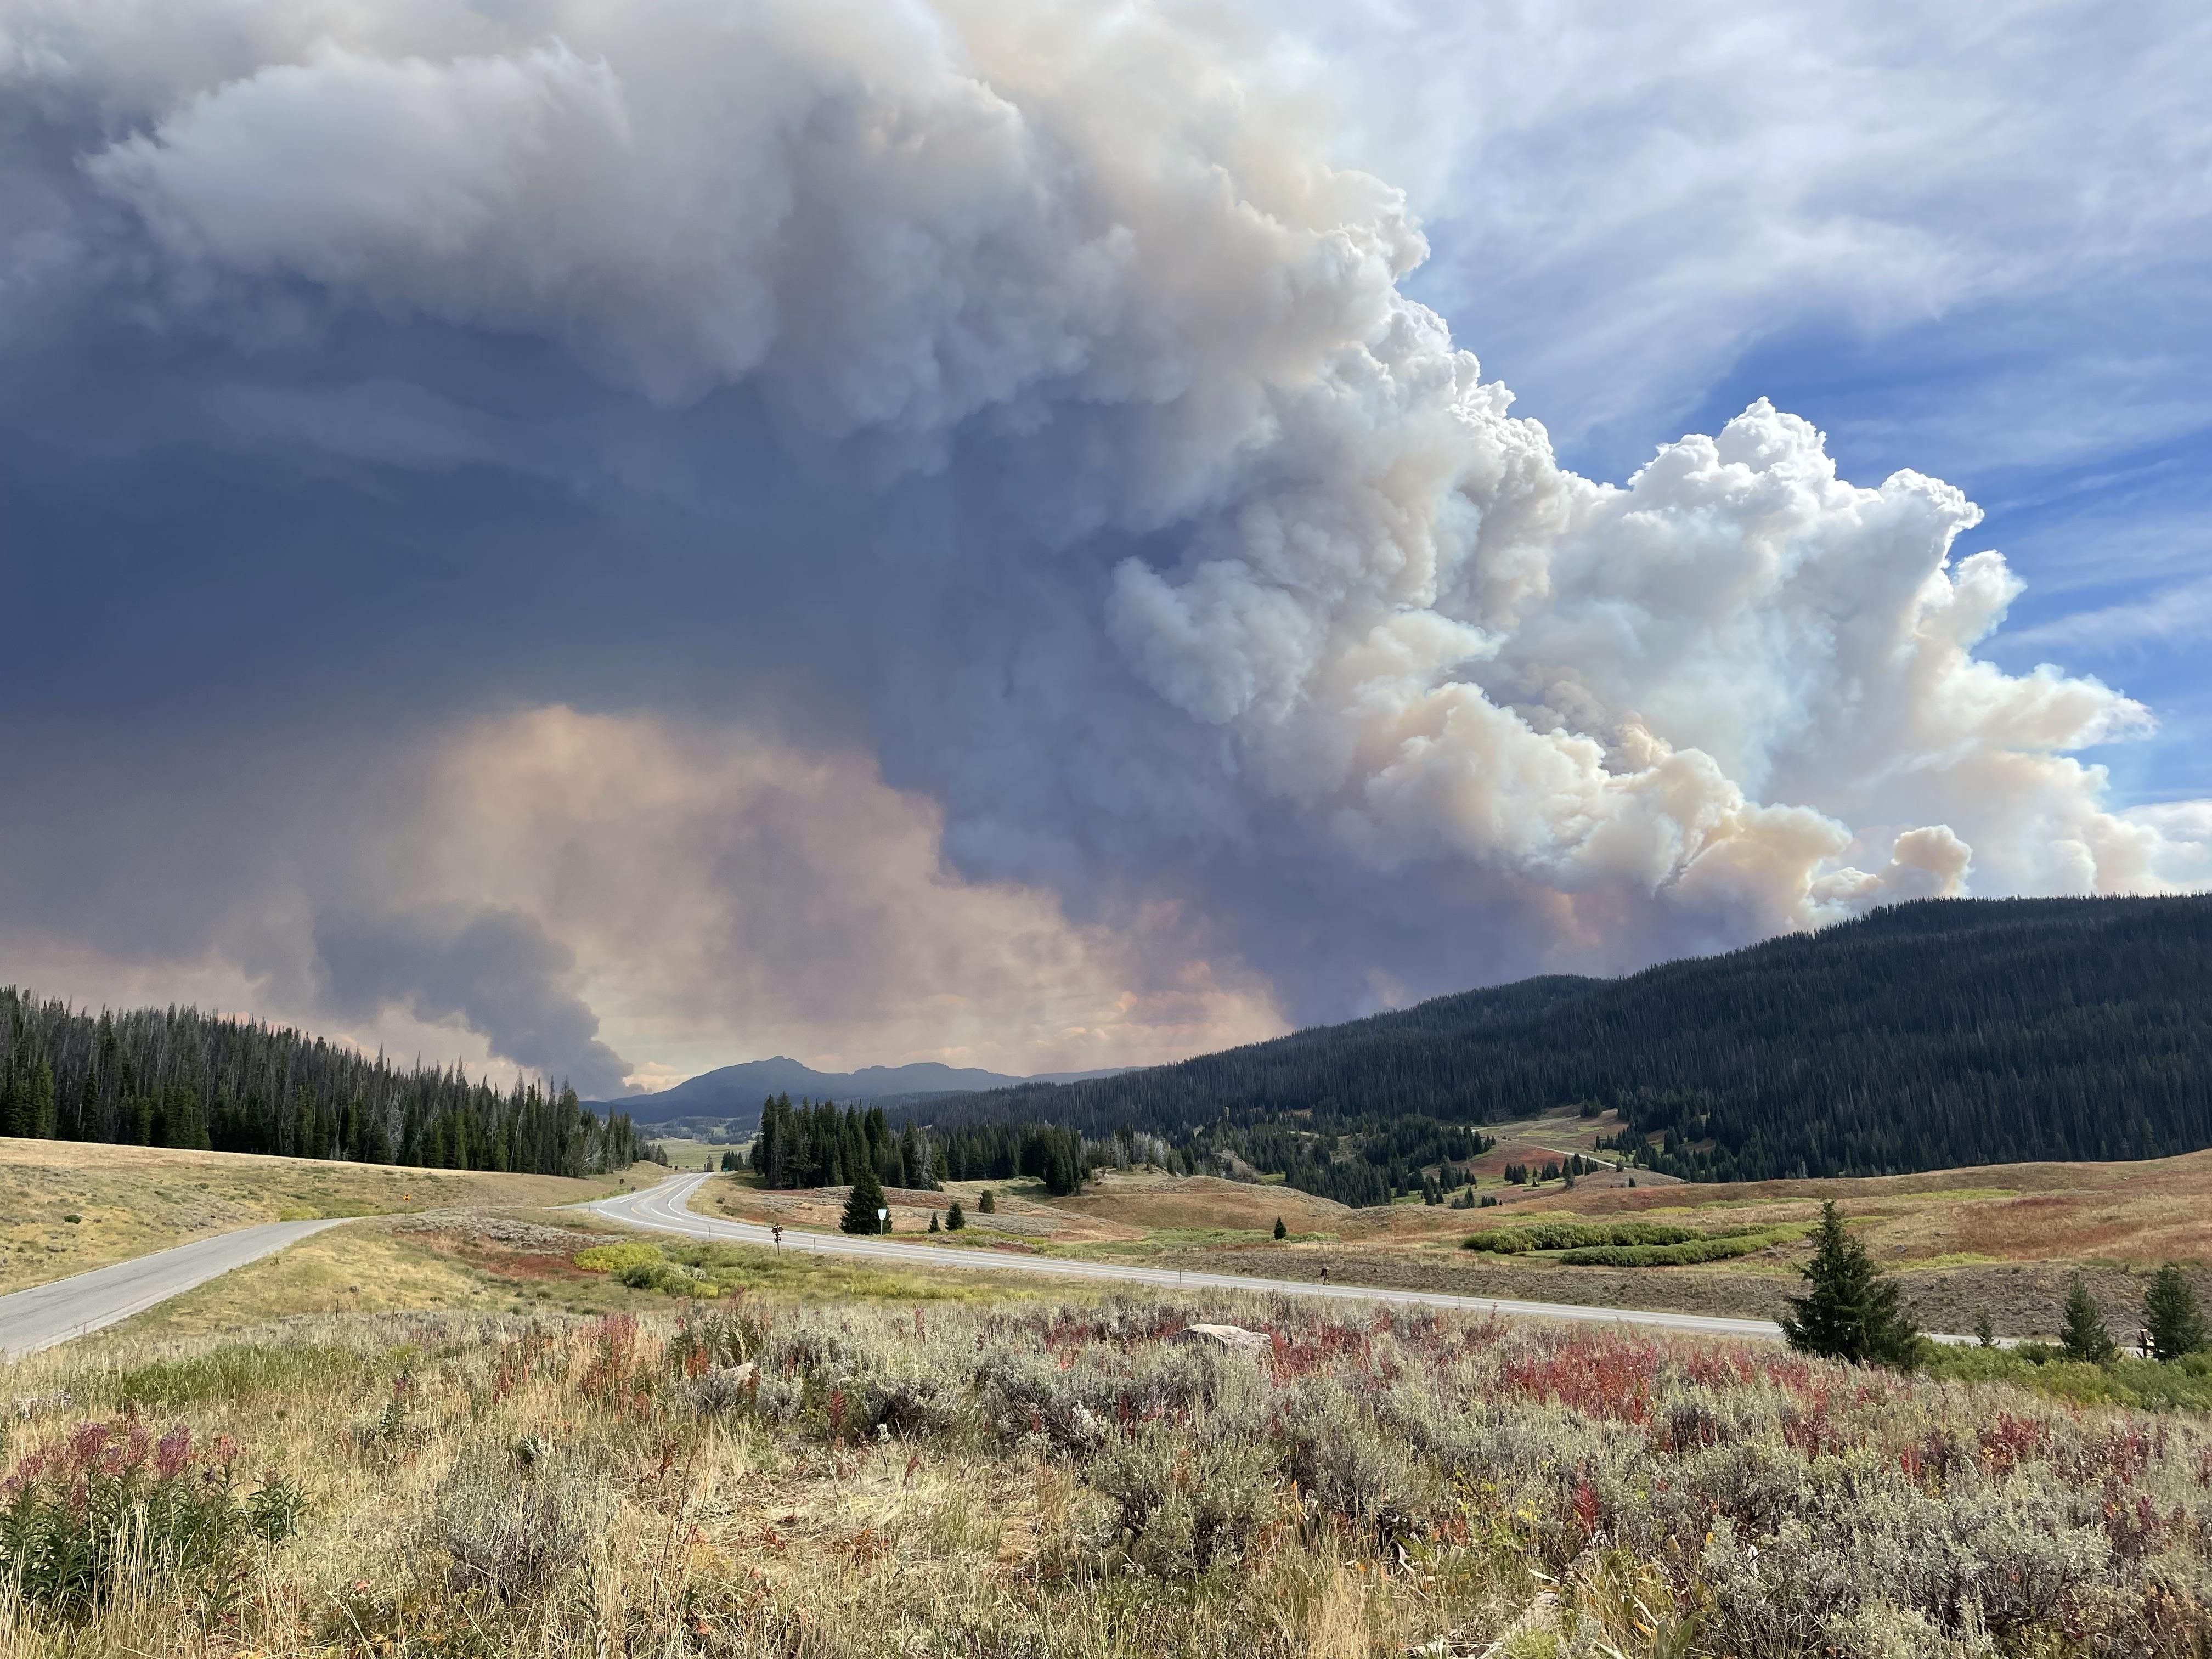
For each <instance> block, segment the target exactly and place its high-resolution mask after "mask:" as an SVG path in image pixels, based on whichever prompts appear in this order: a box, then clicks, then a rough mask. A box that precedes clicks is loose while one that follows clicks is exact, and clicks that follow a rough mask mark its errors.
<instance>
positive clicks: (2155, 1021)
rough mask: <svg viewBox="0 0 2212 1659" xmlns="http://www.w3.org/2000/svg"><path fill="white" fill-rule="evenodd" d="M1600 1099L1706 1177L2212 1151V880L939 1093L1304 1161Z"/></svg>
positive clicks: (1785, 940) (1878, 926) (1910, 910)
mask: <svg viewBox="0 0 2212 1659" xmlns="http://www.w3.org/2000/svg"><path fill="white" fill-rule="evenodd" d="M1582 1103H1588V1104H1589V1107H1590V1109H1591V1110H1592V1111H1594V1112H1604V1111H1607V1110H1610V1111H1614V1112H1618V1113H1620V1115H1621V1116H1622V1118H1623V1119H1624V1120H1625V1121H1626V1134H1625V1135H1623V1137H1622V1139H1625V1140H1626V1141H1627V1142H1628V1147H1627V1148H1626V1149H1625V1150H1635V1151H1637V1152H1638V1155H1639V1156H1640V1157H1642V1158H1643V1159H1644V1162H1645V1163H1646V1164H1649V1165H1650V1166H1651V1167H1655V1168H1657V1169H1661V1170H1667V1171H1668V1172H1671V1173H1674V1174H1678V1175H1682V1176H1690V1177H1692V1178H1696V1179H1703V1180H1721V1181H1730V1180H1763V1179H1771V1178H1776V1177H1788V1176H1830V1175H1852V1176H1857V1175H1887V1174H1897V1173H1902V1172H1905V1171H1910V1170H1934V1169H1946V1168H1953V1167H1964V1166H1966V1165H1971V1164H1995V1163H2019V1162H2027V1161H2034V1160H2046V1159H2047V1160H2059V1161H2076V1160H2079V1161H2106V1160H2118V1159H2130V1158H2160V1157H2167V1156H2171V1155H2173V1154H2176V1153H2180V1152H2194V1151H2197V1150H2200V1149H2203V1148H2205V1147H2208V1146H2212V895H2203V894H2199V895H2193V896H2178V897H2161V898H2087V899H1934V900H1923V901H1921V902H1917V903H1911V904H1904V905H1897V906H1893V907H1891V908H1887V909H1883V910H1880V911H1877V912H1875V914H1873V915H1869V916H1867V917H1865V918H1863V919H1862V920H1860V921H1853V922H1848V923H1844V924H1843V925H1841V926H1838V927H1831V928H1827V929H1825V930H1824V931H1822V932H1820V933H1798V934H1790V935H1786V936H1784V937H1782V938H1779V939H1769V940H1767V941H1765V943H1763V944H1759V945H1750V946H1747V947H1746V948H1744V949H1742V950H1739V951H1730V952H1729V953H1728V954H1726V955H1724V956H1717V957H1696V958H1691V959H1687V960H1684V961H1680V962H1671V963H1662V964H1660V965H1659V966H1657V967H1655V968H1649V969H1644V971H1643V972H1641V973H1638V974H1633V975H1629V976H1627V977H1626V978H1623V979H1612V980H1599V979H1584V978H1578V977H1571V976H1556V977H1550V978H1543V979H1533V980H1523V981H1519V982H1518V983H1516V984H1511V985H1503V986H1497V987H1491V988H1489V989H1486V990H1478V991H1468V992H1462V993H1460V994H1456V995H1451V996H1443V997H1438V998H1436V999H1435V1000H1431V1001H1429V1002H1424V1003H1421V1004H1419V1006H1415V1007H1412V1008H1407V1009H1403V1010H1401V1011H1399V1012H1395V1013H1388V1014H1378V1015H1376V1016H1373V1017H1372V1018H1367V1019H1363V1020H1356V1021H1353V1022H1352V1023H1351V1024H1344V1025H1331V1026H1318V1027H1315V1028H1313V1029H1311V1030H1304V1031H1297V1032H1294V1033H1292V1034H1291V1035H1290V1036H1284V1037H1278V1038H1276V1039H1274V1040H1273V1041H1272V1042H1261V1043H1255V1044H1252V1045H1250V1046H1249V1047H1246V1048H1233V1049H1229V1050H1226V1051H1225V1052H1223V1053H1219V1054H1201V1055H1200V1056H1198V1057H1197V1058H1195V1059H1193V1060H1183V1061H1181V1062H1179V1063H1177V1064H1175V1065H1172V1066H1152V1067H1148V1068H1146V1069H1145V1070H1141V1071H1131V1072H1127V1073H1122V1074H1121V1075H1119V1076H1117V1077H1113V1078H1109V1079H1103V1080H1100V1081H1096V1082H1085V1083H1079V1084H1075V1085H1067V1086H1060V1087H1044V1086H1041V1085H1024V1086H1022V1087H1019V1088H1016V1089H1010V1090H1001V1091H996V1092H993V1093H986V1094H973V1095H960V1096H951V1097H939V1098H937V1099H933V1100H932V1101H930V1102H929V1103H927V1112H928V1114H929V1115H930V1116H931V1117H932V1118H933V1121H935V1122H937V1123H938V1124H939V1125H944V1126H951V1125H958V1124H963V1123H978V1122H1006V1121H1031V1120H1041V1121H1051V1122H1055V1123H1060V1124H1066V1125H1069V1126H1072V1127H1076V1128H1079V1129H1081V1130H1082V1131H1083V1133H1085V1134H1086V1135H1088V1136H1091V1137H1092V1138H1094V1139H1103V1138H1105V1137H1107V1136H1110V1135H1112V1134H1114V1133H1116V1132H1117V1131H1120V1130H1122V1129H1125V1128H1126V1129H1133V1130H1143V1131H1146V1132H1148V1133H1155V1134H1158V1135H1160V1136H1162V1137H1164V1139H1167V1140H1168V1141H1170V1143H1171V1144H1174V1145H1177V1146H1184V1147H1187V1148H1195V1149H1197V1150H1199V1151H1200V1152H1208V1151H1211V1150H1212V1149H1214V1148H1215V1147H1216V1146H1229V1147H1231V1148H1232V1149H1233V1150H1235V1151H1237V1153H1238V1154H1239V1156H1242V1157H1243V1158H1246V1159H1248V1160H1249V1161H1250V1162H1251V1163H1253V1164H1255V1165H1256V1166H1257V1167H1259V1168H1261V1169H1263V1170H1286V1169H1287V1170H1297V1168H1299V1167H1300V1165H1301V1164H1310V1163H1312V1162H1313V1160H1315V1159H1316V1158H1320V1159H1323V1160H1326V1159H1328V1158H1332V1157H1334V1158H1341V1157H1342V1156H1343V1155H1344V1154H1343V1152H1341V1151H1340V1149H1339V1147H1338V1137H1339V1136H1340V1135H1345V1136H1350V1137H1352V1138H1354V1139H1357V1140H1358V1141H1359V1142H1361V1143H1363V1144H1370V1145H1373V1144H1379V1142H1380V1140H1381V1139H1383V1138H1386V1137H1389V1136H1393V1135H1395V1136H1399V1137H1400V1138H1401V1139H1406V1138H1407V1137H1406V1135H1405V1133H1404V1132H1405V1131H1407V1129H1409V1128H1410V1127H1411V1126H1413V1125H1415V1124H1419V1123H1429V1124H1433V1125H1438V1126H1451V1125H1469V1126H1474V1125H1480V1124H1484V1123H1494V1122H1500V1121H1505V1120H1508V1119H1511V1118H1515V1117H1524V1116H1528V1115H1532V1114H1534V1113H1537V1112H1541V1111H1544V1110H1547V1109H1554V1108H1558V1107H1562V1106H1572V1105H1577V1104H1582ZM1407 1144H1408V1145H1409V1146H1411V1145H1412V1144H1413V1143H1412V1140H1411V1139H1407ZM1292 1179H1293V1182H1294V1184H1296V1182H1297V1179H1298V1177H1297V1176H1296V1175H1293V1177H1292Z"/></svg>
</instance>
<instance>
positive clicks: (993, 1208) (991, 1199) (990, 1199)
mask: <svg viewBox="0 0 2212 1659" xmlns="http://www.w3.org/2000/svg"><path fill="white" fill-rule="evenodd" d="M975 1212H976V1213H977V1214H978V1215H996V1214H998V1212H999V1195H998V1194H996V1193H995V1192H994V1191H992V1190H991V1188H988V1187H986V1188H983V1195H982V1196H981V1198H979V1199H977V1200H975Z"/></svg>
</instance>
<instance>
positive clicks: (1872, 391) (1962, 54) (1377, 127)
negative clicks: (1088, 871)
mask: <svg viewBox="0 0 2212 1659" xmlns="http://www.w3.org/2000/svg"><path fill="white" fill-rule="evenodd" d="M1313 27H1315V28H1316V32H1317V33H1319V35H1320V37H1321V38H1322V40H1324V41H1325V42H1326V48H1325V50H1326V51H1327V52H1328V55H1329V57H1330V58H1331V60H1332V61H1333V62H1334V63H1335V64H1340V65H1341V64H1353V65H1357V66H1358V70H1359V76H1358V79H1357V80H1356V81H1355V82H1353V83H1352V84H1355V85H1358V86H1360V87H1361V88H1362V90H1361V91H1360V92H1359V93H1358V94H1357V102H1356V105H1355V107H1356V108H1357V109H1358V111H1359V112H1360V113H1359V114H1358V116H1357V117H1356V118H1354V121H1353V123H1352V125H1353V128H1354V130H1355V131H1357V132H1358V135H1359V137H1358V138H1357V139H1355V140H1354V142H1355V143H1367V144H1371V145H1372V146H1373V147H1374V148H1375V149H1376V150H1377V151H1378V152H1382V153H1385V154H1387V155H1389V158H1390V161H1389V165H1391V166H1393V167H1395V168H1396V169H1398V171H1397V172H1396V173H1395V175H1394V176H1399V177H1402V178H1405V179H1407V181H1408V182H1409V185H1411V188H1412V190H1413V196H1414V199H1415V202H1416V204H1418V205H1419V207H1420V208H1421V210H1422V211H1423V212H1424V215H1425V220H1426V222H1427V224H1428V227H1429V230H1430V235H1431V241H1432V242H1433V244H1434V247H1435V253H1434V257H1433V258H1432V259H1431V263H1430V264H1429V265H1428V267H1427V268H1426V269H1425V270H1423V271H1422V272H1420V273H1419V274H1418V275H1417V276H1415V277H1414V278H1413V281H1412V282H1411V283H1409V284H1408V287H1409V289H1410V291H1412V292H1413V293H1414V294H1416V295H1419V297H1421V298H1422V299H1424V300H1426V301H1429V302H1430V303H1431V304H1433V305H1435V306H1437V308H1438V309H1439V310H1441V311H1443V312H1444V313H1446V314H1447V315H1449V316H1450V317H1452V318H1453V319H1455V324H1456V325H1457V327H1458V329H1459V331H1461V333H1462V337H1463V338H1464V339H1465V340H1466V341H1467V343H1468V344H1470V345H1471V346H1472V347H1473V348H1474V349H1476V350H1477V351H1479V352H1480V353H1481V354H1482V356H1483V358H1484V362H1485V367H1486V370H1487V371H1489V372H1493V373H1496V374H1498V375H1499V376H1500V377H1501V378H1503V379H1504V380H1505V381H1506V383H1507V384H1509V385H1510V386H1513V387H1514V388H1515V390H1516V392H1518V393H1519V394H1520V397H1521V406H1522V408H1523V409H1524V410H1527V411H1528V412H1529V413H1533V414H1535V415H1537V416H1539V417H1540V418H1541V419H1543V420H1545V421H1546V422H1547V424H1549V425H1550V426H1551V427H1552V428H1553V431H1554V433H1555V435H1556V436H1557V437H1558V439H1559V444H1560V449H1561V453H1562V456H1563V458H1564V459H1566V460H1567V462H1568V463H1569V464H1570V465H1574V466H1576V467H1577V468H1579V469H1581V470H1583V471H1588V472H1589V473H1591V474H1592V475H1593V476H1596V477H1607V478H1620V477H1623V476H1625V474H1626V472H1627V471H1631V470H1632V469H1633V468H1634V467H1635V466H1637V465H1640V464H1641V463H1642V462H1643V461H1644V459H1647V458H1648V456H1649V454H1650V450H1651V448H1652V447H1653V446H1654V445H1655V444H1656V443H1657V442H1660V441H1665V440H1666V439H1668V438H1671V437H1674V436H1675V435H1678V433H1680V432H1686V431H1711V430H1713V429H1715V428H1717V426H1719V425H1720V424H1721V423H1722V422H1724V421H1726V420H1727V419H1728V418H1729V416H1731V415H1733V414H1735V412H1736V411H1738V410H1741V409H1742V408H1743V407H1744V406H1745V405H1746V404H1747V403H1749V402H1750V401H1751V400H1752V399H1753V398H1757V397H1762V396H1763V397H1767V398H1771V399H1772V400H1773V401H1774V402H1775V403H1776V404H1778V405H1780V406H1781V407H1782V408H1784V409H1787V410H1792V411H1794V412H1796V413H1798V414H1801V415H1802V416H1805V417H1806V418H1807V419H1808V420H1810V421H1812V422H1814V424H1815V425H1817V426H1818V427H1820V428H1821V429H1822V430H1823V431H1825V432H1826V433H1827V435H1828V437H1829V444H1830V448H1831V450H1832V453H1834V454H1835V455H1836V457H1837V459H1838V462H1839V463H1840V465H1841V468H1842V471H1843V472H1844V476H1845V477H1850V478H1852V479H1854V480H1856V481H1858V482H1862V483H1870V482H1874V481H1876V480H1879V479H1880V478H1881V477H1884V476H1887V474H1888V473H1890V472H1892V471H1896V470H1898V469H1899V468H1905V467H1911V468H1915V469H1917V470H1919V471H1926V472H1932V473H1934V474H1936V475H1937V476H1939V477H1943V478H1945V479H1947V480H1948V481H1949V482H1951V483H1956V484H1958V485H1959V486H1960V487H1961V488H1962V489H1965V490H1966V492H1967V494H1968V495H1970V496H1971V497H1972V499H1973V500H1974V501H1976V502H1977V503H1978V504H1979V505H1980V506H1981V507H1982V508H1983V510H1984V513H1986V515H1987V517H1986V518H1985V519H1984V522H1983V524H1982V525H1981V526H1979V527H1978V529H1977V530H1975V531H1973V532H1970V533H1969V535H1968V536H1967V538H1966V545H1967V546H1971V547H1981V546H1991V547H1996V548H1998V549H2001V550H2003V551H2004V553H2005V554H2006V556H2008V559H2009V560H2010V561H2011V562H2012V563H2013V565H2014V567H2015V569H2016V570H2017V571H2018V572H2019V573H2020V574H2021V575H2022V576H2024V577H2025V578H2026V579H2027V582H2028V590H2027V593H2026V594H2025V596H2024V597H2023V598H2022V599H2021V600H2020V601H2019V602H2018V603H2017V604H2016V605H2015V606H2014V608H2013V611H2012V613H2011V616H2010V618H2009V619H2008V624H2007V626H2006V628H2005V629H2003V630H2002V632H2001V633H2000V634H1999V635H1997V636H1996V638H1994V639H1993V640H1991V641H1990V642H1989V644H1988V646H1987V647H1986V653H1987V654H1988V655H1989V656H1990V657H1991V658H1992V659H1994V660H1996V661H1999V662H2002V663H2004V664H2005V665H2008V666H2009V667H2014V668H2026V667H2027V666H2029V665H2033V663H2034V662H2036V661H2039V660H2044V659H2057V660H2058V661H2061V662H2063V663H2064V664H2066V665H2069V667H2072V668H2074V669H2075V670H2076V671H2085V672H2090V673H2094V674H2097V675H2099V676H2100V677H2102V678H2106V679H2107V680H2109V681H2111V682H2112V683H2113V684H2118V685H2121V686H2124V687H2125V688H2127V689H2129V690H2130V691H2131V692H2132V693H2133V694H2135V695H2136V696H2139V697H2141V698H2142V699H2143V700H2145V701H2147V702H2150V703H2151V704H2152V705H2153V706H2154V708H2155V709H2156V711H2157V713H2158V714H2159V717H2160V730H2159V732H2158V733H2157V735H2156V736H2155V737H2154V738H2150V739H2148V740H2147V741H2137V742H2130V743H2129V744H2120V745H2108V746H2106V748H2104V749H2103V750H2101V751H2100V752H2099V754H2098V755H2097V756H2096V758H2098V759H2100V760H2101V761H2102V762H2104V763H2106V764H2107V765H2109V766H2110V767H2111V768H2112V771H2113V775H2114V779H2115V784H2116V787H2117V789H2118V793H2120V795H2122V796H2123V797H2124V798H2125V799H2133V800H2158V799H2178V798H2181V797H2185V796H2195V795H2201V794H2203V793H2206V791H2207V790H2208V788H2212V747H2209V746H2208V745H2207V744H2206V743H2205V741H2204V738H2205V736H2206V734H2207V731H2208V727H2207V726H2206V721H2207V720H2208V719H2212V671H2209V670H2208V667H2207V659H2206V654H2205V652H2204V645H2205V641H2206V639H2207V637H2208V635H2209V634H2212V509H2209V508H2208V507H2207V504H2206V501H2205V495H2204V490H2203V484H2202V480H2203V477H2204V476H2205V474H2206V471H2207V470H2208V463H2212V392H2208V391H2207V389H2206V388H2207V387H2208V386H2212V307H2208V305H2207V304H2206V302H2205V295H2207V293H2208V292H2212V114H2208V106H2207V100H2205V99H2204V98H2203V92H2202V84H2201V82H2202V66H2203V64H2204V63H2205V62H2207V61H2208V56H2207V54H2208V52H2212V23H2208V19H2207V16H2206V15H2205V14H2204V12H2203V9H2202V8H2197V7H2191V6H2186V5H2174V4H2152V5H2145V6H2136V7H2130V8H2127V9H2124V11H2119V12H2115V11H2114V10H2112V9H2110V8H2104V7H2096V6H2090V5H2080V4H2045V3H2027V4H2021V3H2014V4H2003V5H1992V6H1984V7H1975V8H1972V9H1959V10H1956V11H1953V12H1948V13H1946V12H1940V11H1939V12H1936V13H1930V12H1929V10H1928V9H1926V8H1923V7H1917V6H1897V5H1881V4H1876V5H1869V6H1866V7H1859V8H1854V9H1852V10H1851V12H1850V14H1848V15H1841V16H1839V15H1836V14H1834V13H1832V12H1826V11H1822V12H1815V11H1814V10H1813V9H1787V8H1784V9H1775V10H1772V11H1771V12H1767V13H1765V14H1759V15H1743V14H1741V11H1740V9H1733V8H1728V7H1723V6H1717V5H1699V4H1691V5H1686V6H1683V7H1677V8H1669V9H1668V10H1667V11H1666V12H1665V13H1664V14H1663V15H1659V14H1654V15H1650V16H1648V17H1646V18H1644V19H1643V20H1640V21H1637V22H1633V23H1624V21H1622V20H1620V18H1619V17H1618V16H1617V15H1613V13H1612V10H1611V9H1608V8H1603V7H1593V6H1576V5H1567V6H1562V7H1547V8H1541V9H1533V8H1522V7H1518V6H1498V5H1476V6H1472V7H1466V8H1462V7H1456V6H1455V7H1449V8H1443V7H1436V8H1431V7H1425V6H1422V5H1420V4H1418V3H1413V4H1405V5H1380V4H1378V5H1369V6H1358V7H1353V8H1351V9H1347V10H1336V9H1332V12H1331V14H1330V15H1327V16H1324V17H1322V18H1321V19H1318V20H1316V22H1315V23H1314V24H1313ZM1407 88H1413V91H1412V93H1411V94H1410V96H1409V95H1407ZM1394 92H1395V93H1396V94H1397V95H1396V96H1395V97H1394V96H1393V93H1394ZM1500 172H1503V173H1504V174H1505V175H1506V176H1505V177H1504V178H1503V179H1498V178H1496V177H1494V176H1493V175H1494V174H1496V173H1500ZM1488 319H1498V321H1500V322H1501V323H1502V324H1503V326H1502V327H1488V326H1486V321H1487V320H1488ZM1624 319H1626V323H1625V325H1626V327H1628V328H1630V329H1632V330H1633V331H1634V332H1635V333H1636V334H1638V335H1640V336H1643V338H1642V339H1640V340H1636V341H1632V342H1630V343H1627V344H1626V348H1625V349H1612V350H1607V349H1604V348H1602V347H1601V349H1599V350H1597V351H1592V350H1591V349H1589V347H1588V345H1587V343H1589V342H1593V341H1595V342H1613V341H1617V338H1618V336H1617V332H1616V331H1618V330H1619V329H1620V328H1621V327H1623V326H1624ZM1655 335H1656V336H1661V337H1664V340H1665V343H1658V344H1654V343H1653V342H1652V340H1651V338H1650V337H1652V336H1655Z"/></svg>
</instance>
